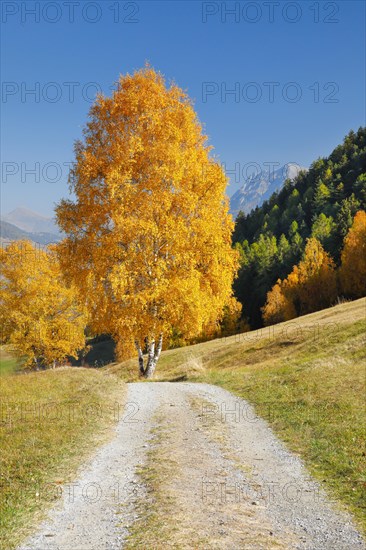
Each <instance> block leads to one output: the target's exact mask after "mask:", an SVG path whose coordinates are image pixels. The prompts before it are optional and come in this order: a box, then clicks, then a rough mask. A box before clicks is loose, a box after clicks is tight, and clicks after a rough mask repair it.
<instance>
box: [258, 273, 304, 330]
mask: <svg viewBox="0 0 366 550" xmlns="http://www.w3.org/2000/svg"><path fill="white" fill-rule="evenodd" d="M262 315H263V321H264V324H265V326H268V325H275V324H276V323H282V322H283V321H288V320H289V319H293V318H294V317H296V310H295V307H294V304H293V302H292V300H291V298H290V297H289V296H288V295H286V293H285V292H284V284H283V282H282V281H281V279H279V280H278V281H277V283H276V284H275V285H274V286H273V287H272V289H271V290H270V291H269V292H268V294H267V301H266V304H265V306H264V307H263V308H262Z"/></svg>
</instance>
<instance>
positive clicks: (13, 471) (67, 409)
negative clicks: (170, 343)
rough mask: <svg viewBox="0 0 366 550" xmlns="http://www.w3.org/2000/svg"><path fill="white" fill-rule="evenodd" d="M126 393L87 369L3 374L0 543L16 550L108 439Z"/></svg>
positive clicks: (117, 383)
mask: <svg viewBox="0 0 366 550" xmlns="http://www.w3.org/2000/svg"><path fill="white" fill-rule="evenodd" d="M124 396H125V389H124V384H122V383H121V381H120V380H118V379H117V378H116V377H115V376H113V375H109V374H106V373H101V372H99V371H96V370H92V369H82V368H60V369H56V370H49V371H44V372H38V373H28V374H26V373H23V374H18V375H9V376H6V377H3V378H2V379H1V388H0V397H1V418H0V445H1V449H2V453H1V463H0V464H1V469H0V471H1V478H0V492H1V523H0V547H1V548H6V549H11V548H14V547H15V546H16V545H17V544H18V543H19V541H20V540H21V539H22V538H24V537H25V536H26V535H27V534H29V532H30V530H31V529H32V527H33V526H34V525H35V523H36V522H37V521H39V520H40V519H41V518H42V517H43V516H44V512H45V510H47V508H48V507H49V506H50V505H51V504H52V502H53V501H55V500H56V499H57V498H58V496H59V495H60V493H61V487H62V484H64V483H68V482H70V481H71V480H72V479H73V477H74V475H75V473H76V470H77V467H78V466H79V465H80V464H81V463H82V462H83V461H84V460H85V458H86V457H87V455H88V454H89V453H90V452H91V451H92V450H93V449H94V448H95V445H96V444H97V443H101V442H102V441H105V440H107V438H108V437H109V436H110V435H111V433H112V431H111V426H112V425H113V424H114V423H115V422H116V420H117V419H118V416H119V412H120V407H121V405H122V403H123V399H124Z"/></svg>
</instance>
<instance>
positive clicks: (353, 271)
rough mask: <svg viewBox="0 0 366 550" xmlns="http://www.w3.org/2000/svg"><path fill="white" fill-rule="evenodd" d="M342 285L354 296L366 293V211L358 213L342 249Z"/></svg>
mask: <svg viewBox="0 0 366 550" xmlns="http://www.w3.org/2000/svg"><path fill="white" fill-rule="evenodd" d="M341 260H342V265H341V268H340V281H341V287H342V290H343V292H344V293H345V294H347V295H348V296H351V297H352V298H361V297H362V296H365V295H366V212H365V211H364V210H360V211H359V212H357V213H356V215H355V217H354V220H353V224H352V227H351V228H350V230H349V232H348V234H347V236H346V238H345V240H344V248H343V250H342V256H341Z"/></svg>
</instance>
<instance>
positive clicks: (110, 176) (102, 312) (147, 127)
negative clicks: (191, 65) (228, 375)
mask: <svg viewBox="0 0 366 550" xmlns="http://www.w3.org/2000/svg"><path fill="white" fill-rule="evenodd" d="M84 134H85V140H84V143H77V145H76V147H75V154H76V162H75V166H74V169H73V171H72V173H71V176H70V186H71V190H72V192H73V193H74V194H75V196H76V202H75V203H73V202H71V201H66V200H64V201H62V202H61V203H60V204H59V206H58V208H57V218H58V222H59V224H60V226H61V227H62V229H63V230H64V231H65V233H66V234H67V238H66V239H65V240H64V241H63V242H62V243H61V244H60V245H59V247H58V254H59V258H60V261H61V264H62V266H63V269H64V271H65V273H67V275H68V276H69V278H70V280H73V281H74V282H75V283H76V285H77V286H78V288H79V290H80V292H81V294H82V296H83V298H84V300H85V302H86V303H87V305H88V308H89V310H90V312H91V319H92V323H93V328H94V329H95V331H97V332H108V333H110V334H112V335H113V336H114V338H115V339H116V340H117V349H118V350H119V353H120V354H122V355H123V356H128V355H131V354H132V350H133V345H134V341H135V340H137V341H138V342H139V343H140V345H141V346H142V347H143V342H144V340H145V338H146V337H147V338H148V339H149V340H152V339H154V338H155V339H157V337H158V335H159V334H162V333H164V334H165V335H166V336H167V337H169V336H170V335H171V334H172V333H173V332H174V331H175V332H177V333H180V334H182V335H184V338H186V339H189V338H191V337H194V336H196V335H197V334H199V333H200V332H202V330H203V327H205V326H207V325H212V324H215V323H216V322H217V321H219V320H220V319H221V318H222V316H223V312H224V308H225V306H226V305H227V304H228V303H230V301H231V298H232V282H233V278H234V275H235V273H236V271H237V269H238V253H237V251H235V250H233V249H232V247H231V234H232V231H233V225H234V224H233V221H232V218H231V216H230V215H229V212H228V200H227V198H226V197H225V188H226V185H227V179H226V177H225V174H224V172H223V170H222V168H221V166H220V164H219V163H218V162H216V161H215V160H213V159H212V158H211V157H210V155H209V153H210V147H209V146H208V145H207V144H206V141H207V138H206V136H204V135H203V134H202V127H201V125H200V123H199V121H198V119H197V116H196V113H195V111H194V109H193V107H192V104H191V102H190V100H189V98H188V97H187V95H186V94H185V93H184V92H183V91H182V90H181V89H180V88H178V86H176V85H175V84H172V85H171V86H170V87H166V84H165V81H164V78H163V77H162V75H160V74H159V73H157V72H155V71H154V70H153V69H151V68H149V67H146V68H145V69H142V70H140V71H138V72H136V73H135V74H133V75H127V76H122V77H121V78H120V80H119V85H118V89H117V91H115V92H114V94H113V95H112V97H103V96H100V97H99V98H98V100H97V102H96V103H95V105H94V106H93V107H92V109H91V111H90V119H89V122H88V124H87V126H86V129H85V131H84Z"/></svg>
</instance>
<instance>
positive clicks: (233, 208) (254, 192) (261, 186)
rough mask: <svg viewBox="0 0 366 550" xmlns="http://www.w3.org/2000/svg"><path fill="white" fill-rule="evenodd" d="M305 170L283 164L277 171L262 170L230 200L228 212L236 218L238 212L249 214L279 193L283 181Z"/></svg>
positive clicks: (295, 165)
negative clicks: (273, 194) (275, 193)
mask: <svg viewBox="0 0 366 550" xmlns="http://www.w3.org/2000/svg"><path fill="white" fill-rule="evenodd" d="M302 170H305V171H306V170H307V169H306V168H302V167H300V166H298V165H297V164H293V163H289V164H285V165H284V166H282V167H281V168H278V169H277V170H271V171H269V170H263V171H262V172H260V173H259V174H253V175H252V176H250V177H249V178H248V179H247V180H246V181H245V183H244V185H243V186H242V187H241V188H240V189H239V190H238V191H237V192H236V193H234V195H233V196H232V197H231V199H230V212H231V214H232V215H233V216H234V218H236V216H237V215H238V213H239V212H240V210H242V211H243V212H244V213H245V214H249V212H250V211H251V210H253V208H255V207H256V206H261V205H262V204H263V202H264V201H265V200H267V199H269V197H270V196H271V195H272V193H274V192H275V191H279V190H280V189H281V187H282V186H283V184H284V182H285V180H287V179H290V180H293V179H294V178H295V177H296V176H297V175H298V174H299V172H300V171H302Z"/></svg>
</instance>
